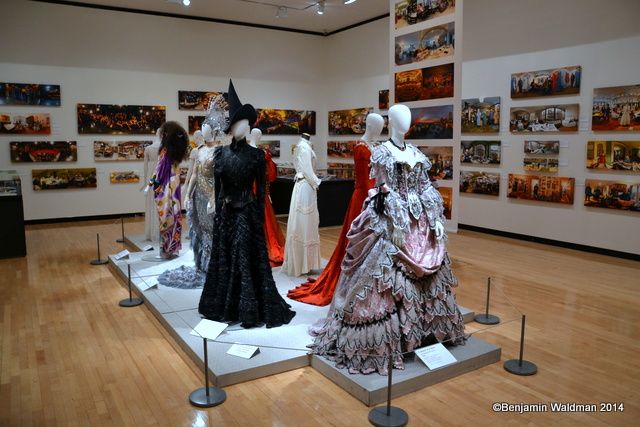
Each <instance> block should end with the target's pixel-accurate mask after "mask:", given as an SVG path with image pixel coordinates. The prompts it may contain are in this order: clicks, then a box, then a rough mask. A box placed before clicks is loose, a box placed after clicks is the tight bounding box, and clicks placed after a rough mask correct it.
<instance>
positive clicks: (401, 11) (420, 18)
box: [395, 0, 456, 30]
mask: <svg viewBox="0 0 640 427" xmlns="http://www.w3.org/2000/svg"><path fill="white" fill-rule="evenodd" d="M455 10H456V2H455V0H400V1H398V2H396V5H395V23H396V30H397V29H398V28H404V27H407V26H410V25H415V24H419V23H421V22H425V21H428V20H429V19H433V18H438V17H440V16H444V15H450V14H452V13H453V12H455Z"/></svg>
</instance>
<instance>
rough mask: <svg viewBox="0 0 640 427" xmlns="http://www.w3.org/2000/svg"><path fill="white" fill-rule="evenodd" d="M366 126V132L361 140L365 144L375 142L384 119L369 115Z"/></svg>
mask: <svg viewBox="0 0 640 427" xmlns="http://www.w3.org/2000/svg"><path fill="white" fill-rule="evenodd" d="M366 125H367V127H366V130H365V132H364V135H362V138H361V139H362V140H363V141H364V142H366V143H372V142H375V141H377V140H378V139H379V138H380V134H381V133H382V128H383V127H384V118H383V117H382V116H381V115H380V114H377V113H370V114H369V115H368V116H367V121H366Z"/></svg>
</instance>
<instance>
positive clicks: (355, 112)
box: [329, 108, 373, 135]
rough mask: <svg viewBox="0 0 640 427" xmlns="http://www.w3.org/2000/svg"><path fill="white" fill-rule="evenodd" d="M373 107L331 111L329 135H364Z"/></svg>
mask: <svg viewBox="0 0 640 427" xmlns="http://www.w3.org/2000/svg"><path fill="white" fill-rule="evenodd" d="M372 111H373V108H353V109H351V110H336V111H329V135H362V134H364V131H365V127H366V120H367V114H369V113H370V112H372Z"/></svg>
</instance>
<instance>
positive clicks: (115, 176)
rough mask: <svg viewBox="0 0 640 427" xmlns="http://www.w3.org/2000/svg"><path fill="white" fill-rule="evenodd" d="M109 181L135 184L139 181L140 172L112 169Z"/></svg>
mask: <svg viewBox="0 0 640 427" xmlns="http://www.w3.org/2000/svg"><path fill="white" fill-rule="evenodd" d="M109 181H110V182H111V183H112V184H136V183H138V182H140V174H139V173H138V172H136V171H112V172H111V173H110V174H109Z"/></svg>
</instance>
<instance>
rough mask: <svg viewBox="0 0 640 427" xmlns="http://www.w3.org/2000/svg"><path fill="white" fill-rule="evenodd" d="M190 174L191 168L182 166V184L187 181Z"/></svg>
mask: <svg viewBox="0 0 640 427" xmlns="http://www.w3.org/2000/svg"><path fill="white" fill-rule="evenodd" d="M188 174H189V168H185V167H181V168H180V184H184V183H185V182H187V175H188Z"/></svg>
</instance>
